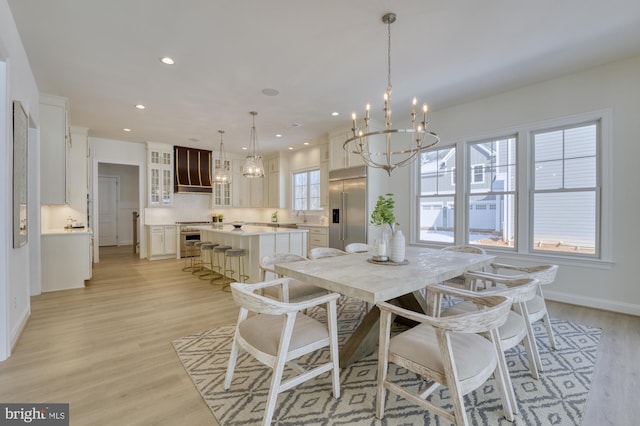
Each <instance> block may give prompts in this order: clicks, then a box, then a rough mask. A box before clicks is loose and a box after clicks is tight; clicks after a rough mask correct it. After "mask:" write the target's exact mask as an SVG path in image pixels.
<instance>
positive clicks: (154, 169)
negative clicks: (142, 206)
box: [147, 143, 173, 207]
mask: <svg viewBox="0 0 640 426" xmlns="http://www.w3.org/2000/svg"><path fill="white" fill-rule="evenodd" d="M171 205H173V146H172V145H167V144H157V143H147V206H148V207H169V206H171Z"/></svg>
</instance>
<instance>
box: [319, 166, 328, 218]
mask: <svg viewBox="0 0 640 426" xmlns="http://www.w3.org/2000/svg"><path fill="white" fill-rule="evenodd" d="M320 206H321V207H327V208H328V207H329V163H328V162H326V161H324V162H322V163H320Z"/></svg>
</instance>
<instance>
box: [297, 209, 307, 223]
mask: <svg viewBox="0 0 640 426" xmlns="http://www.w3.org/2000/svg"><path fill="white" fill-rule="evenodd" d="M300 212H302V223H307V214H306V213H305V211H304V210H298V211H297V212H296V217H298V215H300Z"/></svg>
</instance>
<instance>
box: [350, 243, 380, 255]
mask: <svg viewBox="0 0 640 426" xmlns="http://www.w3.org/2000/svg"><path fill="white" fill-rule="evenodd" d="M372 250H373V246H370V245H369V244H366V243H351V244H347V245H346V246H345V248H344V251H346V252H347V253H352V254H353V253H370V252H371V251H372Z"/></svg>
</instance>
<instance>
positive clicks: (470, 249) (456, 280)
mask: <svg viewBox="0 0 640 426" xmlns="http://www.w3.org/2000/svg"><path fill="white" fill-rule="evenodd" d="M442 250H443V251H455V252H459V253H471V254H487V252H486V251H485V250H484V249H483V248H482V247H478V246H473V245H458V246H447V247H445V248H443V249H442ZM442 283H443V284H445V285H448V286H452V287H456V288H465V280H464V277H463V276H462V275H459V276H457V277H453V278H449V279H448V280H446V281H443V282H442ZM467 290H468V289H467Z"/></svg>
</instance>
